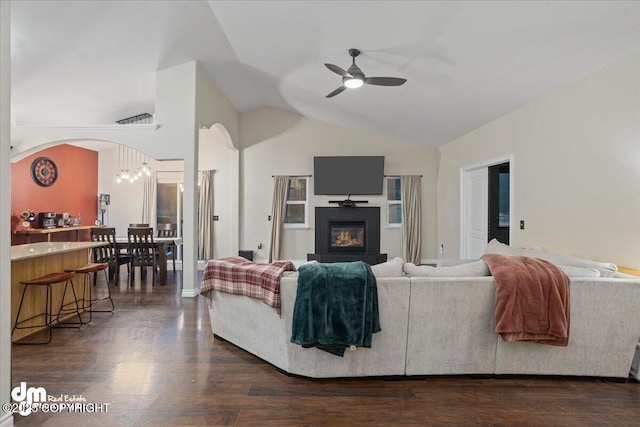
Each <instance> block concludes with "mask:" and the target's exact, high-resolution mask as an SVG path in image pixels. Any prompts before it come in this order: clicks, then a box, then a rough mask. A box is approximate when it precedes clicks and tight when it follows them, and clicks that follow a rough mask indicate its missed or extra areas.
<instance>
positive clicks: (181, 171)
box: [156, 169, 218, 173]
mask: <svg viewBox="0 0 640 427" xmlns="http://www.w3.org/2000/svg"><path fill="white" fill-rule="evenodd" d="M206 170H211V171H214V172H218V169H198V172H204V171H206ZM163 172H169V173H184V169H182V170H161V171H156V173H163Z"/></svg>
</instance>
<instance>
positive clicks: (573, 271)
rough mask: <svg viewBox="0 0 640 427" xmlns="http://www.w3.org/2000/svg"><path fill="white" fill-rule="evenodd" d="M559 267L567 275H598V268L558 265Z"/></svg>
mask: <svg viewBox="0 0 640 427" xmlns="http://www.w3.org/2000/svg"><path fill="white" fill-rule="evenodd" d="M558 267H560V269H561V270H562V271H564V273H565V274H566V275H567V276H569V277H600V270H596V269H595V268H582V267H572V266H569V265H559V266H558Z"/></svg>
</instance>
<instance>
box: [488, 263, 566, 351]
mask: <svg viewBox="0 0 640 427" xmlns="http://www.w3.org/2000/svg"><path fill="white" fill-rule="evenodd" d="M482 259H483V260H484V261H485V262H486V263H487V265H488V266H489V270H491V275H492V276H493V277H494V279H495V281H496V310H495V324H496V332H497V333H499V334H500V336H501V337H502V339H503V340H505V341H532V342H536V343H540V344H549V345H557V346H566V345H567V344H568V343H569V323H570V316H569V278H568V277H567V275H566V274H565V273H564V272H563V271H562V270H561V269H559V268H558V267H556V266H555V265H553V264H551V263H550V262H548V261H544V260H542V259H539V258H531V257H524V256H503V255H497V254H487V255H483V256H482Z"/></svg>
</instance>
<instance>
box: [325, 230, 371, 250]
mask: <svg viewBox="0 0 640 427" xmlns="http://www.w3.org/2000/svg"><path fill="white" fill-rule="evenodd" d="M336 234H337V235H336V237H335V238H334V239H333V240H332V242H331V246H336V247H340V248H344V247H350V246H364V242H363V241H362V236H358V234H359V233H356V235H355V236H353V235H352V234H351V232H350V231H349V230H341V231H340V232H339V233H336Z"/></svg>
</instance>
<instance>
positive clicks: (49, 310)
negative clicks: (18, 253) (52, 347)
mask: <svg viewBox="0 0 640 427" xmlns="http://www.w3.org/2000/svg"><path fill="white" fill-rule="evenodd" d="M74 276H75V274H74V273H71V272H64V273H49V274H47V275H45V276H41V277H38V278H35V279H31V280H25V281H22V282H20V283H21V284H22V285H24V289H23V291H22V297H21V298H20V305H19V306H18V312H17V314H16V321H15V323H14V324H13V330H12V331H11V335H13V333H14V332H15V331H16V329H33V328H42V327H46V328H47V330H48V339H47V341H44V342H24V343H22V342H17V343H16V344H48V343H50V342H51V337H52V332H51V330H52V328H54V327H57V328H70V327H73V328H79V327H81V326H82V325H83V324H84V322H83V320H82V317H81V315H80V307H79V305H78V298H77V295H76V290H75V286H74V285H73V280H72V279H73V277H74ZM63 283H64V290H63V292H62V300H61V301H60V307H59V308H58V313H57V314H56V316H55V319H54V317H53V295H52V293H53V291H52V288H51V287H52V286H53V285H62V284H63ZM69 285H70V287H71V292H72V294H73V301H71V302H68V303H65V302H64V300H65V297H66V295H67V289H68V288H69ZM32 286H45V287H46V301H45V311H44V312H42V313H39V314H36V315H35V316H31V317H29V318H28V319H22V320H20V312H21V311H22V305H23V303H24V297H25V295H26V293H27V290H28V289H29V288H30V287H32ZM70 305H73V306H75V308H74V307H71V308H67V306H70ZM72 313H73V314H75V315H77V316H78V321H77V322H66V321H65V322H63V321H61V320H60V316H61V315H64V314H72ZM38 317H44V322H43V323H40V324H35V325H33V324H31V325H29V326H21V325H22V324H24V323H26V322H29V321H30V320H33V319H36V318H38ZM54 320H55V324H54Z"/></svg>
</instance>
